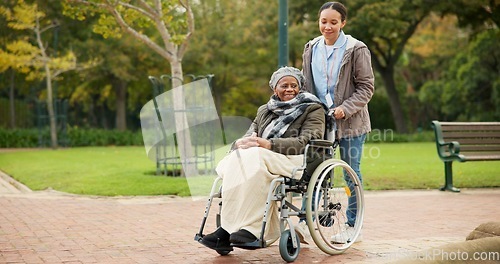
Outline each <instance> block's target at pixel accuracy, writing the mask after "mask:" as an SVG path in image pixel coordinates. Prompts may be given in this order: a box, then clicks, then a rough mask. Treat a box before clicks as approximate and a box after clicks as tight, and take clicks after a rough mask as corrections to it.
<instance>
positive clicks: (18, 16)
mask: <svg viewBox="0 0 500 264" xmlns="http://www.w3.org/2000/svg"><path fill="white" fill-rule="evenodd" d="M0 14H1V15H3V16H4V17H5V18H6V19H7V21H8V24H7V25H8V27H10V28H12V29H15V30H18V31H20V32H25V31H29V32H31V33H32V34H34V38H32V37H31V38H30V35H29V34H26V35H20V36H19V38H17V39H15V40H11V41H10V42H8V43H7V44H6V49H5V50H0V72H3V71H5V70H7V69H9V68H13V69H16V70H17V71H19V72H21V73H25V74H27V77H26V79H27V80H36V79H39V80H43V79H45V81H46V89H47V95H46V101H47V112H48V113H49V122H50V135H51V146H52V148H57V147H58V142H57V130H56V126H57V124H56V118H55V113H54V104H53V89H52V81H53V80H54V79H55V78H57V77H58V76H59V75H61V74H62V73H64V72H67V71H70V70H76V69H77V68H78V67H82V68H86V67H90V66H92V64H93V62H89V63H86V64H85V65H80V66H79V65H77V63H76V57H75V55H74V53H73V52H71V51H67V52H66V53H65V54H63V55H61V56H57V55H52V54H50V53H49V51H48V49H47V45H46V44H45V43H44V39H43V36H42V35H43V34H44V33H45V32H46V31H48V30H51V29H53V28H55V27H57V26H58V23H57V22H55V21H50V20H48V19H45V13H44V12H42V11H40V10H39V8H38V6H37V4H28V3H25V2H24V0H18V1H17V4H16V5H15V6H14V7H13V8H6V7H4V6H1V7H0Z"/></svg>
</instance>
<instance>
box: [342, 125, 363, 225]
mask: <svg viewBox="0 0 500 264" xmlns="http://www.w3.org/2000/svg"><path fill="white" fill-rule="evenodd" d="M365 140H366V134H363V135H361V136H357V137H351V138H342V139H340V159H342V160H343V161H345V162H346V163H347V164H349V166H351V168H352V169H353V170H354V172H356V174H357V175H358V177H359V180H360V182H361V184H363V177H362V176H361V171H360V170H359V165H360V164H361V157H362V156H363V145H364V143H365ZM344 179H345V180H346V183H347V186H349V189H350V190H351V194H352V195H351V196H350V197H349V206H348V208H347V224H348V225H349V226H354V223H355V222H356V213H357V209H356V193H355V191H354V183H353V182H352V181H351V180H350V178H349V177H348V176H347V172H346V171H345V170H344Z"/></svg>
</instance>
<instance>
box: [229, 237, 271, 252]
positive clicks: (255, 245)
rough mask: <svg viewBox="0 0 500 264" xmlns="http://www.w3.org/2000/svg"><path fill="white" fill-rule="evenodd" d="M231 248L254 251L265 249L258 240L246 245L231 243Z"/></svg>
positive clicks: (263, 244)
mask: <svg viewBox="0 0 500 264" xmlns="http://www.w3.org/2000/svg"><path fill="white" fill-rule="evenodd" d="M231 246H232V247H237V248H242V249H249V250H254V249H258V248H263V247H265V243H262V241H260V239H257V240H255V241H253V242H248V243H231Z"/></svg>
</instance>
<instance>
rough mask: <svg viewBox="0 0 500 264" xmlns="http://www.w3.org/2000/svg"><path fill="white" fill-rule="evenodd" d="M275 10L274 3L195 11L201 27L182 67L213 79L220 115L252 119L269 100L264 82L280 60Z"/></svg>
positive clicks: (211, 1) (211, 3)
mask: <svg viewBox="0 0 500 264" xmlns="http://www.w3.org/2000/svg"><path fill="white" fill-rule="evenodd" d="M277 10H278V5H277V1H270V2H268V1H248V0H244V1H231V0H207V1H201V2H200V4H199V5H196V7H195V8H194V9H193V11H194V14H195V17H196V20H197V21H199V23H198V24H197V33H196V34H195V35H194V36H193V41H192V42H191V43H190V52H189V53H188V54H186V60H185V62H186V65H188V66H187V67H188V68H189V69H192V70H191V72H197V73H198V74H206V73H213V74H215V82H214V93H215V97H216V102H217V104H218V108H219V109H220V111H221V112H222V114H224V115H236V114H237V115H242V116H246V117H249V118H253V117H254V116H255V113H256V110H257V108H256V107H257V106H258V105H261V104H263V103H264V102H266V101H267V99H268V98H269V96H270V95H271V91H270V89H269V86H268V82H269V78H270V76H271V74H272V73H273V72H274V70H275V69H276V68H277V60H278V57H277V47H278V38H277V36H278V17H277ZM256 14H258V16H259V18H258V19H256ZM240 93H241V94H245V95H248V96H249V97H246V96H242V95H239V94H240Z"/></svg>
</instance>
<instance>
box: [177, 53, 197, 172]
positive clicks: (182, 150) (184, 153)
mask: <svg viewBox="0 0 500 264" xmlns="http://www.w3.org/2000/svg"><path fill="white" fill-rule="evenodd" d="M170 67H171V74H172V88H174V89H173V91H174V94H173V96H174V111H175V114H174V119H175V124H174V125H175V131H176V135H177V148H178V150H179V154H180V156H181V162H182V168H183V172H184V176H196V175H198V169H197V167H196V166H197V165H196V163H193V162H190V161H193V160H194V158H195V157H194V154H193V152H194V151H193V145H192V144H191V133H190V131H189V129H188V122H187V119H186V113H185V112H184V111H183V110H185V108H186V105H185V104H184V91H183V90H182V89H175V88H176V87H179V86H181V85H182V84H183V73H182V62H181V61H180V60H178V59H174V60H172V61H171V62H170Z"/></svg>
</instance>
